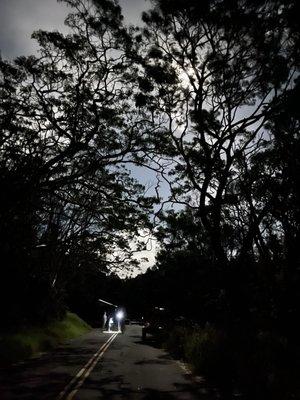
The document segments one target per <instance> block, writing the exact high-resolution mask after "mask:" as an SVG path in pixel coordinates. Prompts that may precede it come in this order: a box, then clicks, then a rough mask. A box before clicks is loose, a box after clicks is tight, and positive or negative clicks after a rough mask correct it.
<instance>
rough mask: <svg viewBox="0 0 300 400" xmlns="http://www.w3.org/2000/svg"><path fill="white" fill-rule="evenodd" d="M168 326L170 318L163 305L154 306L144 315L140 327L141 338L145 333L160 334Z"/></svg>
mask: <svg viewBox="0 0 300 400" xmlns="http://www.w3.org/2000/svg"><path fill="white" fill-rule="evenodd" d="M169 326H170V318H169V315H168V313H167V311H166V309H165V308H164V307H155V308H154V310H152V311H151V312H150V313H148V315H147V316H146V317H144V324H143V328H142V340H146V338H147V335H148V334H150V335H156V336H161V335H162V334H163V333H165V332H166V330H167V329H168V328H169Z"/></svg>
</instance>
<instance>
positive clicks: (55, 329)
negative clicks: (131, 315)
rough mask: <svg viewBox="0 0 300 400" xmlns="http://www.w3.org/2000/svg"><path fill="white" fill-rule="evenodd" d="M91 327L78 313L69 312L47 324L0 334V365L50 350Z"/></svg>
mask: <svg viewBox="0 0 300 400" xmlns="http://www.w3.org/2000/svg"><path fill="white" fill-rule="evenodd" d="M90 329H91V327H90V326H89V325H88V324H87V323H86V322H84V321H83V320H82V319H80V318H79V317H78V316H77V315H76V314H73V313H70V312H67V313H66V316H65V318H64V319H62V320H60V321H54V322H52V323H50V324H48V325H47V326H44V327H32V328H26V329H25V328H24V329H23V330H22V331H20V332H18V333H14V334H10V335H3V336H0V365H6V364H11V363H14V362H17V361H20V360H23V359H26V358H29V357H32V356H34V355H36V354H37V353H39V352H41V351H46V350H50V349H52V348H54V347H56V346H57V345H58V344H60V343H62V342H64V341H65V340H68V339H72V338H75V337H77V336H80V335H82V334H84V333H86V332H88V331H89V330H90Z"/></svg>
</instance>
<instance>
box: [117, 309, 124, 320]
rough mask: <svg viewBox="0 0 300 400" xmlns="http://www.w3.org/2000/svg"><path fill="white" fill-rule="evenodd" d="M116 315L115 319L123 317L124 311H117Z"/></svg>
mask: <svg viewBox="0 0 300 400" xmlns="http://www.w3.org/2000/svg"><path fill="white" fill-rule="evenodd" d="M116 317H117V319H122V318H124V313H123V311H118V312H117V314H116Z"/></svg>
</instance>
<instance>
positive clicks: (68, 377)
mask: <svg viewBox="0 0 300 400" xmlns="http://www.w3.org/2000/svg"><path fill="white" fill-rule="evenodd" d="M111 336H112V335H109V334H103V333H101V332H100V331H99V330H94V331H92V332H91V333H89V334H88V335H85V336H84V337H82V338H80V339H77V340H74V341H72V342H71V343H70V344H68V345H67V346H64V347H61V348H60V349H57V350H56V351H54V352H53V353H49V354H47V355H44V356H42V357H40V358H39V359H35V360H31V361H29V362H26V363H24V364H21V365H18V366H17V367H14V368H12V369H10V370H9V371H8V370H7V371H6V372H5V373H4V376H3V379H2V384H1V383H0V399H1V400H29V399H30V400H44V399H45V400H57V399H58V398H59V393H63V396H61V398H60V399H61V400H100V399H105V400H127V399H128V400H130V399H132V400H151V399H153V400H156V399H161V400H175V399H176V400H195V399H200V400H212V399H213V397H211V396H210V395H209V394H208V393H207V392H206V388H205V387H201V385H200V384H197V385H196V384H195V383H194V381H193V379H192V378H191V376H190V375H188V374H187V373H186V372H185V371H184V369H183V368H182V366H181V365H180V364H179V363H178V362H176V361H174V360H172V359H171V358H170V357H169V355H168V354H167V353H166V352H165V351H163V350H161V349H159V348H157V347H156V346H155V343H154V342H153V341H151V340H149V341H147V342H146V343H143V342H142V341H141V327H140V326H137V325H132V326H128V327H127V329H126V332H125V334H118V335H117V336H116V337H115V338H113V337H111ZM110 337H111V339H112V340H111V343H108V344H107V345H105V342H106V341H107V340H108V339H109V338H110ZM83 367H85V368H83ZM80 371H81V372H80ZM2 372H3V371H2ZM78 374H79V376H78V377H77V379H74V376H76V375H78ZM80 374H81V375H80ZM72 380H73V381H72ZM70 382H73V383H72V385H69V386H68V384H69V383H70ZM66 387H67V390H65V392H64V391H63V389H64V388H66Z"/></svg>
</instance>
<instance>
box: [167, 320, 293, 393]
mask: <svg viewBox="0 0 300 400" xmlns="http://www.w3.org/2000/svg"><path fill="white" fill-rule="evenodd" d="M164 347H165V348H166V349H167V350H168V351H169V352H170V353H171V354H172V355H173V356H174V357H175V358H177V359H181V360H183V361H185V362H187V363H188V364H189V365H190V368H191V369H192V371H193V372H194V373H195V374H198V375H201V376H204V377H205V378H206V379H207V381H208V383H209V384H210V385H212V386H214V387H215V388H217V389H218V390H219V392H220V393H221V395H222V398H225V399H227V398H228V399H231V398H232V394H233V393H236V394H238V393H239V395H240V396H241V398H242V399H248V398H249V399H257V398H261V397H262V396H264V397H263V398H265V399H274V400H275V399H278V400H282V399H293V398H297V396H299V394H300V387H299V382H298V378H297V377H298V371H299V362H298V361H297V360H299V356H300V348H299V347H298V348H293V349H292V351H293V352H296V353H297V354H291V349H289V348H288V346H287V343H286V341H284V339H283V338H282V337H280V336H275V335H274V334H272V333H271V332H265V333H260V334H258V335H256V336H253V335H251V334H250V335H246V334H242V333H241V332H239V334H236V335H235V336H228V334H225V333H224V331H221V330H220V329H216V328H213V327H211V326H206V327H204V328H200V327H197V328H187V327H175V328H174V329H172V330H171V331H170V332H169V334H168V335H167V336H166V337H165V338H164ZM295 396H296V397H295Z"/></svg>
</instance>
